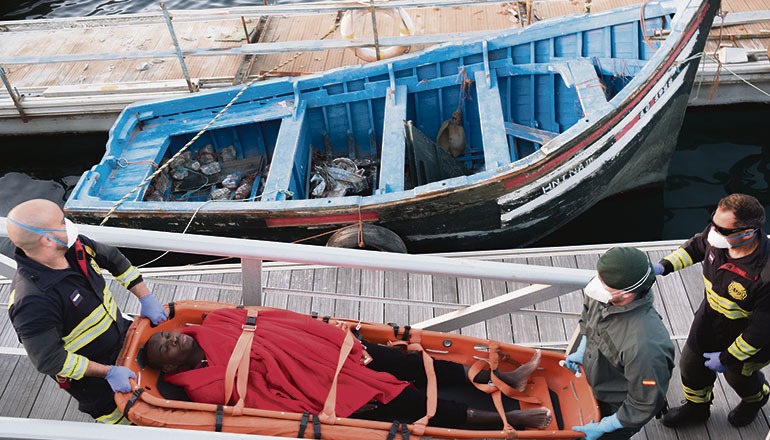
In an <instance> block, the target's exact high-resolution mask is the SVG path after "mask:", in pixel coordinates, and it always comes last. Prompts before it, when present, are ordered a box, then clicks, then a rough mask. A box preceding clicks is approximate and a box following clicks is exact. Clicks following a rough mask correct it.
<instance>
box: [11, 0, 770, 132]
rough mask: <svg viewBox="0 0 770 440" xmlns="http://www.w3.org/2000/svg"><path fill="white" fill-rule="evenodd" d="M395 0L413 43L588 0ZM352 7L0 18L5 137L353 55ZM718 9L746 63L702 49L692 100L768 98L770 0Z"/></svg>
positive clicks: (97, 120) (68, 128)
mask: <svg viewBox="0 0 770 440" xmlns="http://www.w3.org/2000/svg"><path fill="white" fill-rule="evenodd" d="M400 4H402V5H405V6H408V7H406V8H405V10H406V11H407V13H408V14H409V16H410V17H411V20H412V21H413V23H414V33H415V35H413V36H409V37H396V36H398V35H399V31H400V30H401V28H402V27H403V26H402V25H400V23H397V22H396V21H395V20H394V19H392V17H389V16H388V15H385V14H377V16H378V20H377V29H378V38H379V39H383V41H391V42H392V41H398V42H404V43H411V44H410V48H411V50H412V51H416V50H419V49H420V48H424V47H426V46H428V45H431V44H436V43H439V42H442V41H447V40H450V39H453V38H458V36H459V35H461V34H466V35H467V34H468V33H473V32H479V31H489V30H499V29H507V28H511V27H521V26H526V25H527V24H529V23H531V22H535V21H540V20H546V19H549V18H554V17H558V16H562V15H566V14H573V13H582V12H583V11H584V8H585V4H584V3H583V2H578V1H571V0H549V1H534V2H502V1H499V0H477V1H469V0H464V1H463V0H443V1H438V0H424V1H405V0H402V1H391V2H388V7H393V6H397V5H400ZM633 4H640V2H639V1H638V0H595V1H593V2H592V3H591V7H590V11H591V13H596V12H600V11H602V10H606V9H610V8H614V7H618V6H622V5H633ZM347 7H349V8H359V9H360V8H364V6H362V4H361V3H356V2H350V3H345V2H336V4H330V3H327V4H305V5H302V6H297V5H273V6H254V7H238V8H226V9H215V10H201V11H182V10H179V11H177V10H175V11H167V12H168V17H169V19H168V20H166V18H165V15H164V13H162V12H159V13H155V14H131V15H122V16H109V17H82V18H68V19H49V20H22V21H6V22H0V34H2V38H0V69H2V71H0V74H2V75H0V76H3V80H4V81H3V83H4V84H3V85H2V86H0V135H20V134H33V133H35V134H40V133H61V132H100V131H102V132H104V131H107V130H108V129H109V128H110V126H111V125H112V122H113V121H114V119H115V117H116V116H117V114H118V113H119V112H120V111H121V110H122V109H123V108H124V107H125V106H126V105H128V104H130V103H132V102H136V101H139V100H147V99H158V98H167V97H172V96H182V95H185V94H189V93H197V92H198V91H201V90H206V89H211V88H217V87H223V86H229V85H237V84H245V83H248V82H250V81H253V80H257V79H263V78H269V77H275V76H285V75H304V74H309V73H315V72H321V71H324V70H327V69H331V68H335V67H341V66H349V65H355V64H360V63H362V62H363V61H361V60H360V59H358V58H357V57H356V56H355V55H354V54H353V51H352V50H351V49H352V48H354V47H360V46H362V45H371V44H372V42H373V38H374V36H373V32H372V26H371V20H370V16H369V15H364V16H363V17H362V18H359V19H358V20H357V21H355V22H354V23H353V24H354V26H353V31H354V33H355V38H354V39H352V40H349V39H345V38H342V36H341V35H340V32H339V29H338V25H339V20H340V15H341V11H340V8H347ZM722 8H723V12H724V14H725V15H724V19H725V22H724V24H725V26H717V27H715V28H714V29H713V30H712V38H711V40H710V42H709V44H708V48H707V53H709V54H714V53H716V52H717V49H718V48H719V47H720V46H721V47H730V48H732V49H735V50H736V51H737V53H736V52H731V53H730V59H737V58H739V57H740V56H742V55H747V56H749V57H750V62H746V63H739V64H730V65H724V66H721V67H720V66H717V64H716V63H714V62H713V60H712V59H711V58H709V59H707V61H708V62H706V63H703V64H704V65H705V67H704V68H703V69H701V70H700V73H699V78H698V84H696V87H695V89H694V91H693V94H692V97H691V101H690V102H691V105H713V104H725V103H731V102H736V101H737V102H749V101H762V102H770V79H768V78H769V75H770V63H769V62H768V59H767V50H768V46H770V31H769V30H768V21H770V0H745V1H739V0H725V1H723V3H722ZM747 14H750V15H747ZM729 23H733V24H729ZM728 24H729V25H728ZM388 39H389V40H388ZM318 48H323V50H318ZM723 57H724V55H723ZM739 76H740V78H739ZM741 78H742V79H741ZM743 79H745V80H746V81H749V82H751V83H752V84H754V85H756V86H758V87H760V89H762V88H764V92H762V91H761V90H760V91H758V90H757V89H754V88H751V87H749V86H747V85H746V83H745V82H744V81H743ZM715 84H716V85H715Z"/></svg>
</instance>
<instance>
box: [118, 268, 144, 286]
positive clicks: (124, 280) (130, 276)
mask: <svg viewBox="0 0 770 440" xmlns="http://www.w3.org/2000/svg"><path fill="white" fill-rule="evenodd" d="M140 276H142V274H141V273H139V269H137V267H136V266H131V267H129V268H128V270H126V271H125V272H123V273H122V274H120V275H118V276H116V277H115V279H116V280H117V281H118V282H119V283H120V284H122V285H123V287H125V288H126V289H128V286H129V285H130V284H131V283H132V282H133V281H134V280H136V279H137V278H139V277H140Z"/></svg>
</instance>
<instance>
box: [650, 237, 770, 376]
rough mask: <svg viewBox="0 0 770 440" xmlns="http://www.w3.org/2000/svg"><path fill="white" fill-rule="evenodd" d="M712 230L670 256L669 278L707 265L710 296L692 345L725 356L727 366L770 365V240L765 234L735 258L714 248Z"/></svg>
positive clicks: (697, 318) (705, 276)
mask: <svg viewBox="0 0 770 440" xmlns="http://www.w3.org/2000/svg"><path fill="white" fill-rule="evenodd" d="M709 228H710V226H709V227H707V228H706V229H705V230H704V231H703V232H700V233H699V234H696V235H695V236H693V237H692V238H691V239H690V240H688V241H687V242H686V243H685V244H683V245H682V246H681V247H680V248H678V249H677V250H676V251H674V252H672V253H671V254H669V255H667V256H666V257H664V259H663V260H661V264H663V267H664V269H665V272H664V274H667V273H669V272H672V271H675V270H679V269H682V268H684V267H687V266H691V265H693V264H695V263H697V262H702V263H703V282H704V285H705V296H704V299H703V301H702V302H701V304H700V306H699V307H698V310H697V311H696V312H695V318H694V320H693V324H692V327H691V329H690V335H689V338H688V340H687V343H688V344H690V346H691V347H693V348H694V349H695V350H696V351H697V352H700V353H704V352H715V351H719V352H722V354H721V356H720V360H721V362H722V363H723V364H725V365H730V364H737V363H739V362H748V363H753V362H757V363H763V362H766V361H767V360H770V264H768V259H769V258H770V240H768V238H767V236H766V235H765V233H764V232H763V231H762V230H760V231H758V233H757V236H758V237H757V240H760V242H759V246H758V247H757V249H756V250H755V251H754V252H752V253H751V255H748V256H746V257H743V258H739V259H732V258H730V257H729V255H728V253H727V251H728V250H727V249H719V248H715V247H712V246H711V245H709V243H708V241H707V240H706V237H707V236H708V233H709Z"/></svg>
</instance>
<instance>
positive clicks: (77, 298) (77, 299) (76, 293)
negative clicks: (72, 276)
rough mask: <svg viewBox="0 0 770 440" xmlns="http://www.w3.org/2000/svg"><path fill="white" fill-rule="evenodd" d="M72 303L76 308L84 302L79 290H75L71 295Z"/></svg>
mask: <svg viewBox="0 0 770 440" xmlns="http://www.w3.org/2000/svg"><path fill="white" fill-rule="evenodd" d="M70 301H72V304H75V306H77V305H79V304H80V301H83V295H81V294H80V291H79V290H78V289H75V290H73V291H72V293H70Z"/></svg>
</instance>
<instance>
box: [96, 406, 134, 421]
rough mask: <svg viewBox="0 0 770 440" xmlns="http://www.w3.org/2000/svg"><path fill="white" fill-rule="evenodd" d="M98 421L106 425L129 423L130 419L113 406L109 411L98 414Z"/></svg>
mask: <svg viewBox="0 0 770 440" xmlns="http://www.w3.org/2000/svg"><path fill="white" fill-rule="evenodd" d="M96 421H97V422H98V423H106V424H108V425H131V424H132V423H131V421H130V420H128V419H127V418H125V417H123V413H122V412H120V410H119V409H117V408H115V409H114V410H113V411H112V412H111V413H109V414H105V415H103V416H99V417H97V418H96Z"/></svg>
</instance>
